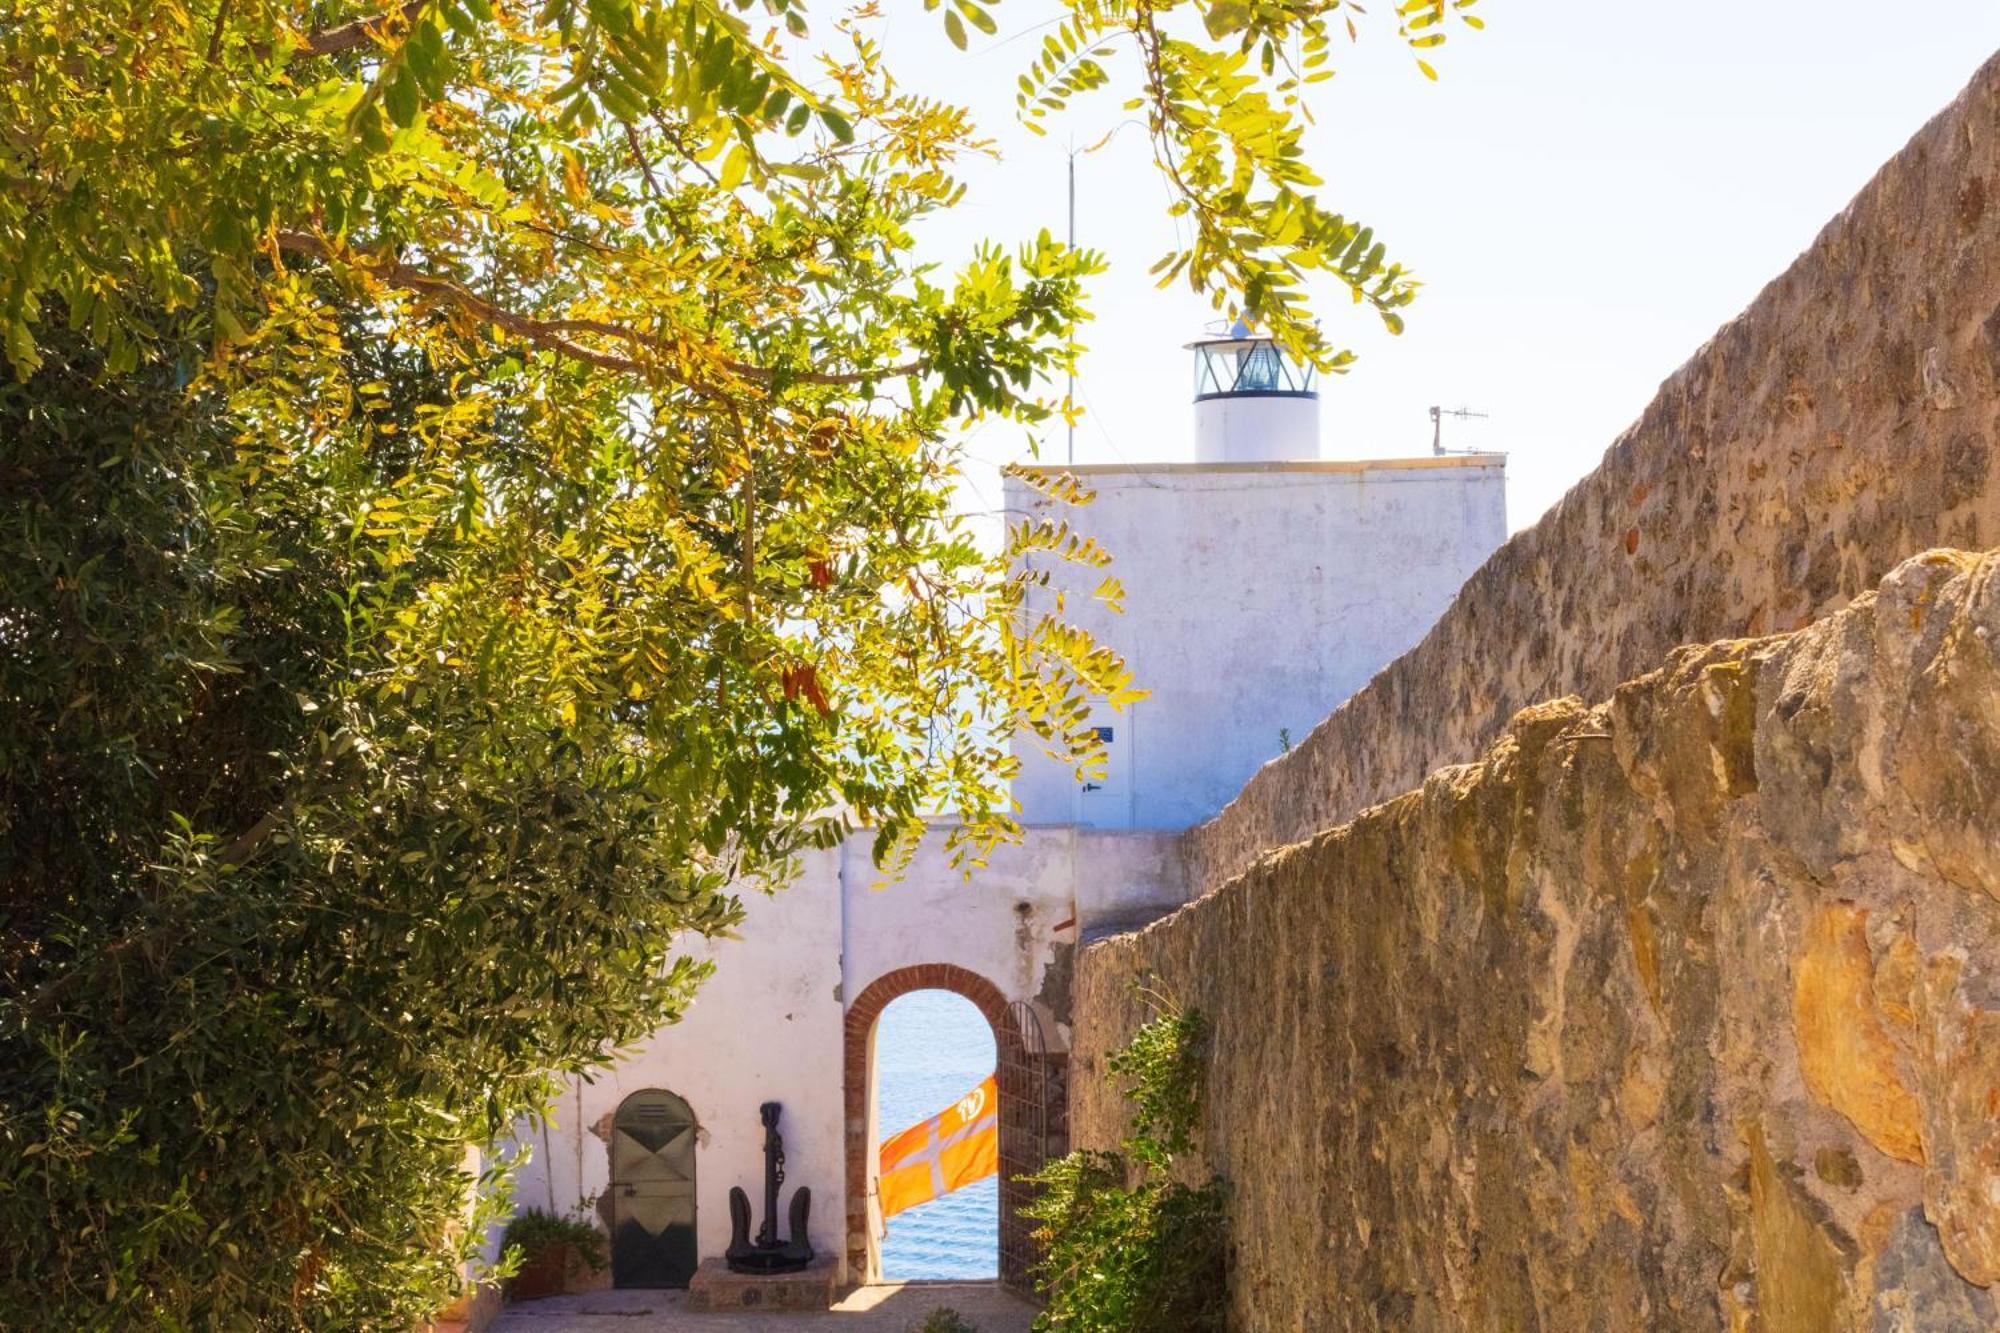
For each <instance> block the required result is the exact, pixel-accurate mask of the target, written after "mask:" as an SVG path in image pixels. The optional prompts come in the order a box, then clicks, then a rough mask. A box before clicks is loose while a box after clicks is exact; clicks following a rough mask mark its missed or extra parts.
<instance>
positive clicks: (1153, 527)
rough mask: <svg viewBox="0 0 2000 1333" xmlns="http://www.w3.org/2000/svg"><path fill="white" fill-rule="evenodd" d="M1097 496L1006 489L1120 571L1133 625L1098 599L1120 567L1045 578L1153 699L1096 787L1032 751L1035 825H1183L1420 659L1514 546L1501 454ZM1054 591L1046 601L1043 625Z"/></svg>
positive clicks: (1122, 737) (1091, 470) (1027, 763)
mask: <svg viewBox="0 0 2000 1333" xmlns="http://www.w3.org/2000/svg"><path fill="white" fill-rule="evenodd" d="M1070 470H1071V471H1073V472H1075V473H1076V475H1077V476H1078V478H1079V479H1080V480H1081V481H1082V482H1083V483H1084V484H1085V485H1086V486H1087V487H1090V488H1092V489H1094V490H1095V491H1096V492H1097V498H1096V499H1095V500H1094V501H1093V502H1092V503H1090V504H1088V505H1084V506H1082V507H1080V508H1072V507H1069V506H1064V505H1060V504H1052V503H1051V502H1048V501H1046V500H1044V499H1043V498H1042V497H1041V496H1040V495H1039V494H1038V493H1036V492H1035V491H1034V490H1032V489H1031V488H1029V487H1027V486H1025V485H1023V484H1021V483H1020V482H1018V481H1014V480H1011V479H1010V480H1009V481H1008V483H1007V487H1006V499H1005V506H1006V509H1007V510H1008V516H1009V518H1010V519H1018V518H1020V517H1022V516H1024V515H1026V514H1030V513H1039V514H1049V515H1051V516H1055V517H1060V518H1064V519H1066V520H1067V521H1068V522H1069V523H1070V525H1071V527H1072V528H1073V529H1075V530H1076V531H1078V532H1082V533H1087V534H1089V535H1090V536H1093V537H1095V538H1097V540H1098V541H1099V542H1100V543H1102V544H1103V545H1104V546H1105V548H1106V549H1108V550H1109V551H1110V553H1111V556H1112V565H1111V567H1110V569H1109V571H1108V572H1109V573H1110V574H1111V575H1113V576H1115V577H1116V578H1117V579H1118V580H1119V581H1120V582H1121V583H1123V585H1124V589H1125V611H1124V614H1122V615H1114V614H1112V613H1111V612H1109V611H1107V610H1105V609H1104V608H1103V607H1102V606H1101V605H1100V604H1097V603H1095V602H1093V601H1091V600H1090V599H1089V596H1088V594H1089V592H1090V590H1091V589H1093V588H1095V587H1096V585H1097V584H1098V582H1099V581H1101V580H1102V578H1103V577H1104V575H1105V573H1106V572H1107V571H1104V570H1098V569H1091V568H1088V567H1083V566H1077V565H1069V564H1063V563H1060V562H1048V561H1046V558H1045V557H1044V558H1042V559H1043V561H1044V562H1045V563H1047V565H1048V567H1049V568H1050V569H1051V571H1052V572H1053V575H1054V578H1055V580H1056V584H1057V588H1060V589H1064V590H1067V591H1068V593H1069V614H1070V615H1071V616H1072V618H1073V619H1075V620H1076V621H1077V622H1078V623H1080V624H1082V625H1083V626H1084V627H1085V628H1087V629H1089V630H1090V631H1091V632H1092V633H1093V634H1094V635H1095V636H1097V637H1098V638H1099V639H1100V641H1102V642H1105V643H1108V644H1110V645H1112V646H1113V647H1116V648H1118V649H1119V650H1120V651H1121V652H1123V653H1124V654H1125V655H1126V658H1127V661H1128V663H1129V664H1130V665H1131V666H1132V667H1133V669H1134V670H1135V672H1136V673H1137V676H1138V679H1137V684H1138V685H1140V686H1141V687H1143V688H1146V689H1149V690H1151V691H1152V694H1151V697H1149V698H1147V699H1145V700H1144V701H1142V702H1140V703H1138V704H1136V705H1134V706H1133V707H1132V708H1131V709H1129V710H1128V711H1126V712H1124V713H1119V714H1112V713H1107V714H1106V715H1105V716H1103V717H1102V718H1101V719H1100V720H1101V721H1102V723H1103V724H1104V725H1107V726H1109V727H1111V728H1112V730H1113V739H1112V744H1111V764H1110V769H1109V773H1108V775H1107V778H1106V780H1105V781H1104V782H1103V783H1101V784H1100V789H1099V790H1097V791H1091V792H1085V791H1082V790H1080V789H1079V787H1078V786H1077V784H1076V783H1075V781H1074V780H1073V779H1072V777H1071V775H1070V773H1069V772H1068V771H1067V770H1066V769H1064V768H1063V767H1062V766H1060V765H1058V764H1056V763H1054V762H1051V761H1050V760H1048V759H1047V758H1046V757H1044V756H1043V755H1042V754H1041V753H1040V751H1039V749H1038V748H1036V747H1035V745H1034V743H1033V742H1032V740H1029V741H1026V742H1021V743H1017V744H1018V752H1019V754H1020V757H1021V760H1022V774H1021V777H1020V779H1019V780H1018V781H1017V782H1016V784H1015V796H1016V797H1017V799H1018V800H1019V801H1020V803H1021V810H1022V814H1023V817H1024V818H1026V819H1028V820H1030V821H1033V822H1036V823H1066V822H1071V821H1074V822H1077V823H1081V824H1087V825H1093V826H1096V827H1100V828H1119V827H1129V828H1150V829H1172V828H1185V827H1187V826H1189V825H1191V824H1195V823H1198V822H1200V821H1201V820H1203V819H1206V818H1208V817H1209V816H1211V815H1213V814H1215V813H1216V811H1218V810H1220V809H1221V808H1222V806H1223V805H1224V804H1225V803H1226V802H1227V801H1228V800H1229V798H1230V797H1231V796H1233V795H1234V794H1235V793H1236V791H1237V789H1238V788H1239V787H1241V786H1242V785H1243V783H1244V782H1245V781H1246V780H1247V779H1248V778H1249V777H1250V775H1251V774H1253V773H1254V772H1256V770H1257V768H1258V767H1259V766H1260V765H1262V764H1263V763H1265V762H1266V761H1267V760H1269V759H1271V758H1273V757H1275V756H1276V755H1278V754H1280V753H1281V752H1282V749H1283V743H1282V741H1281V739H1280V738H1281V735H1283V734H1284V733H1287V732H1288V733H1289V735H1290V738H1291V739H1292V740H1293V741H1298V740H1302V739H1303V738H1304V737H1305V735H1306V733H1307V732H1308V731H1310V730H1311V729H1312V727H1313V726H1314V725H1315V724H1316V723H1318V722H1319V720H1320V719H1321V718H1323V717H1325V716H1326V715H1327V713H1329V712H1331V711H1332V710H1333V709H1334V708H1335V707H1336V706H1337V705H1338V704H1339V703H1340V702H1341V701H1342V700H1343V699H1345V698H1346V697H1347V696H1348V695H1350V694H1352V693H1353V692H1354V691H1355V690H1357V689H1359V688H1360V687H1361V686H1362V685H1364V684H1366V683H1367V681H1368V679H1369V678H1370V677H1371V676H1373V675H1374V674H1375V673H1376V672H1377V671H1379V670H1380V669H1381V668H1382V667H1383V666H1385V665H1387V664H1388V663H1389V662H1390V661H1391V660H1392V659H1394V658H1395V657H1396V656H1397V655H1399V654H1400V653H1402V652H1403V651H1404V650H1406V649H1408V648H1409V647H1411V646H1412V645H1414V644H1415V643H1416V642H1417V641H1418V640H1419V639H1420V638H1422V637H1423V634H1424V632H1425V631H1426V630H1428V629H1429V628H1430V627H1431V625H1432V624H1433V623H1434V622H1435V621H1436V620H1437V618H1438V616H1439V615H1441V614H1442V613H1443V612H1444V609H1445V608H1446V607H1447V606H1449V605H1450V604H1451V599H1452V597H1453V596H1454V595H1455V594H1456V593H1457V591H1458V589H1459V586H1460V585H1461V584H1462V583H1464V581H1465V580H1466V578H1467V577H1468V576H1469V575H1470V574H1471V573H1472V572H1473V571H1474V570H1475V569H1477V568H1478V567H1479V565H1480V564H1481V563H1482V562H1483V561H1485V559H1486V557H1487V556H1489V555H1490V554H1492V552H1493V551H1494V549H1495V548H1496V547H1498V546H1499V544H1500V542H1501V541H1502V540H1503V539H1504V538H1505V537H1506V535H1507V516H1506V501H1505V464H1504V460H1502V459H1501V458H1499V457H1498V456H1494V455H1472V456H1452V457H1445V458H1431V457H1425V458H1412V459H1395V460H1387V461H1381V462H1301V463H1218V464H1155V465H1142V466H1126V465H1092V466H1078V467H1075V468H1072V469H1070ZM1055 591H1056V589H1055V588H1052V589H1045V590H1036V592H1035V595H1034V598H1033V599H1032V600H1031V603H1030V608H1029V609H1030V613H1031V614H1035V613H1039V612H1040V611H1041V610H1043V609H1045V608H1047V607H1048V606H1049V605H1050V603H1051V600H1052V598H1053V596H1054V594H1055Z"/></svg>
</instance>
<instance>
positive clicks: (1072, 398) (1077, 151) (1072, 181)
mask: <svg viewBox="0 0 2000 1333" xmlns="http://www.w3.org/2000/svg"><path fill="white" fill-rule="evenodd" d="M1144 124H1145V122H1144V121H1141V120H1133V119H1130V118H1129V117H1128V118H1127V119H1125V120H1121V121H1119V122H1118V123H1117V124H1116V125H1113V126H1112V127H1111V128H1110V129H1109V130H1106V131H1105V132H1104V137H1103V138H1101V139H1099V140H1098V141H1097V142H1096V143H1094V144H1090V145H1088V146H1087V147H1084V148H1078V147H1077V146H1076V140H1075V139H1071V140H1070V141H1069V231H1068V232H1067V233H1066V240H1067V244H1068V245H1069V248H1070V249H1072V250H1074V249H1076V159H1077V158H1078V157H1079V156H1082V155H1084V154H1088V153H1094V152H1096V151H1097V150H1098V149H1100V148H1102V147H1104V145H1106V144H1108V143H1110V142H1111V141H1112V140H1113V139H1115V138H1117V137H1118V132H1119V131H1120V130H1122V129H1124V128H1125V127H1126V126H1127V125H1140V126H1143V125H1144ZM1069 339H1070V341H1071V343H1074V342H1075V341H1076V325H1075V324H1071V325H1070V326H1069ZM1071 352H1072V354H1074V352H1075V348H1074V347H1072V348H1071ZM1063 402H1064V405H1065V406H1066V407H1067V408H1068V409H1069V414H1070V417H1071V419H1070V421H1069V423H1068V425H1069V448H1068V455H1069V458H1068V461H1069V462H1071V463H1074V462H1076V421H1075V413H1076V367H1075V366H1074V365H1072V366H1071V367H1070V368H1069V397H1068V398H1066V399H1064V400H1063Z"/></svg>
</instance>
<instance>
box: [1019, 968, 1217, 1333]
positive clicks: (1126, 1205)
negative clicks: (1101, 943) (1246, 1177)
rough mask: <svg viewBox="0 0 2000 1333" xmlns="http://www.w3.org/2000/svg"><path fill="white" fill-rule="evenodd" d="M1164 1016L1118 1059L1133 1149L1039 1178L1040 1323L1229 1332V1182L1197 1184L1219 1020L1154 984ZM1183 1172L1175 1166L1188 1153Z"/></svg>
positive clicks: (1042, 1332)
mask: <svg viewBox="0 0 2000 1333" xmlns="http://www.w3.org/2000/svg"><path fill="white" fill-rule="evenodd" d="M1141 994H1143V995H1144V996H1145V997H1146V998H1147V1000H1148V1001H1149V1002H1150V1003H1151V1004H1152V1005H1153V1006H1154V1009H1155V1017H1154V1018H1153V1019H1152V1021H1151V1022H1149V1023H1147V1024H1145V1025H1144V1026H1143V1027H1141V1028H1140V1029H1139V1030H1138V1031H1137V1032H1135V1033H1134V1034H1133V1036H1132V1040H1131V1042H1130V1043H1129V1044H1127V1045H1126V1047H1125V1048H1124V1049H1123V1050H1122V1051H1120V1052H1119V1053H1118V1054H1116V1055H1114V1056H1112V1057H1111V1059H1110V1061H1109V1067H1110V1072H1111V1073H1112V1074H1113V1075H1114V1076H1116V1077H1120V1078H1124V1079H1129V1080H1130V1081H1131V1086H1130V1087H1129V1088H1127V1090H1126V1093H1125V1095H1126V1098H1127V1099H1128V1100H1129V1101H1131V1103H1132V1133H1131V1136H1130V1137H1129V1138H1127V1139H1126V1140H1125V1143H1124V1145H1123V1148H1124V1150H1123V1151H1122V1152H1089V1151H1084V1152H1073V1153H1071V1154H1069V1155H1068V1156H1067V1157H1064V1158H1062V1159H1061V1160H1059V1161H1056V1162H1052V1163H1050V1164H1049V1165H1048V1166H1046V1167H1044V1168H1043V1169H1042V1170H1041V1171H1040V1172H1039V1173H1038V1174H1036V1175H1035V1176H1032V1177H1030V1179H1031V1180H1032V1181H1033V1183H1034V1184H1035V1185H1036V1186H1037V1188H1038V1189H1039V1191H1040V1192H1039V1195H1038V1197H1037V1198H1036V1201H1035V1203H1034V1204H1033V1206H1031V1207H1030V1208H1028V1209H1027V1210H1026V1211H1027V1213H1028V1216H1029V1217H1031V1218H1033V1219H1034V1220H1035V1221H1037V1222H1039V1223H1041V1229H1040V1231H1039V1232H1038V1233H1037V1234H1038V1236H1039V1238H1040V1239H1041V1240H1042V1241H1043V1243H1044V1244H1045V1245H1046V1247H1047V1250H1046V1255H1045V1257H1044V1258H1043V1260H1042V1262H1041V1264H1040V1266H1039V1268H1038V1269H1037V1279H1038V1282H1039V1284H1040V1286H1041V1288H1042V1291H1043V1292H1044V1294H1045V1295H1046V1296H1047V1297H1048V1305H1047V1307H1046V1308H1045V1309H1043V1311H1042V1313H1041V1314H1040V1316H1039V1317H1037V1319H1036V1321H1035V1328H1036V1329H1037V1330H1038V1333H1057V1331H1060V1333H1143V1331H1144V1330H1158V1329H1169V1328H1171V1329H1178V1330H1184V1331H1185V1333H1207V1331H1208V1330H1214V1331H1215V1333H1220V1330H1222V1329H1223V1328H1224V1327H1225V1326H1226V1325H1225V1315H1226V1312H1227V1308H1228V1284H1227V1279H1228V1253H1229V1251H1228V1219H1227V1215H1226V1212H1225V1207H1224V1204H1225V1196H1226V1185H1225V1182H1224V1181H1223V1180H1222V1178H1221V1177H1220V1176H1210V1177H1209V1178H1208V1179H1207V1180H1206V1181H1204V1182H1202V1183H1201V1184H1199V1185H1192V1184H1189V1183H1187V1180H1186V1179H1185V1177H1186V1176H1187V1175H1188V1171H1187V1169H1186V1159H1188V1158H1189V1157H1190V1156H1191V1155H1192V1154H1193V1153H1194V1150H1195V1146H1196V1137H1197V1134H1198V1133H1199V1130H1200V1125H1201V1093H1202V1080H1203V1077H1204V1074H1205V1071H1206V1066H1207V1060H1206V1043H1207V1036H1208V1024H1207V1020H1206V1019H1205V1018H1204V1017H1203V1016H1202V1013H1201V1011H1200V1010H1199V1009H1184V1008H1182V1007H1181V1006H1180V1005H1178V1004H1177V1003H1175V1002H1174V1001H1173V999H1172V998H1171V997H1169V996H1167V995H1164V994H1162V993H1161V992H1159V991H1157V990H1153V989H1148V988H1143V986H1142V990H1141ZM1177 1162H1178V1163H1181V1164H1182V1170H1181V1171H1179V1172H1178V1173H1177V1172H1176V1170H1175V1166H1176V1163H1177Z"/></svg>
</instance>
